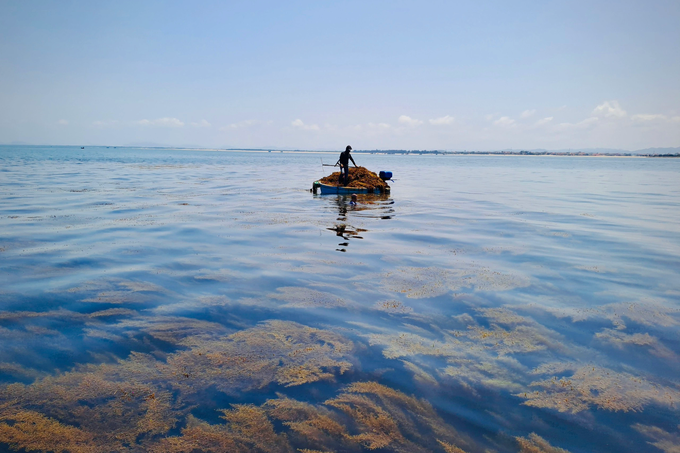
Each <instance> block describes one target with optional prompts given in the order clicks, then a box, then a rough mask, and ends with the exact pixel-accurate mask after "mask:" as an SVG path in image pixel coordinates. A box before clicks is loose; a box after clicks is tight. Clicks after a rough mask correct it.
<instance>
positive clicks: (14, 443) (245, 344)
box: [0, 147, 680, 452]
mask: <svg viewBox="0 0 680 453" xmlns="http://www.w3.org/2000/svg"><path fill="white" fill-rule="evenodd" d="M322 159H323V160H324V161H325V162H327V163H328V162H334V161H335V160H336V156H335V155H328V154H314V153H305V154H297V153H279V152H273V153H236V152H198V151H186V150H167V149H164V150H147V149H128V148H126V149H113V148H108V149H107V148H87V149H82V150H81V149H79V148H69V147H0V195H1V197H0V344H1V345H2V347H0V383H1V386H0V442H1V443H0V450H3V449H4V450H9V449H10V448H19V449H22V448H23V449H26V450H35V451H52V450H55V449H56V451H62V450H63V451H127V450H129V451H137V450H139V451H144V450H151V451H187V452H190V451H276V452H279V451H282V452H283V451H291V452H292V451H368V450H372V451H404V452H411V451H439V452H459V451H461V450H462V451H467V452H483V451H499V452H505V451H527V452H528V451H558V450H550V446H553V447H559V448H563V449H566V450H568V451H572V452H590V451H620V452H639V451H667V452H668V451H674V450H672V448H677V445H678V444H680V431H679V430H678V426H677V425H678V422H677V420H678V404H680V382H679V381H678V378H677V376H678V375H679V372H680V362H679V360H678V354H680V336H679V335H678V326H679V324H680V304H679V303H678V302H679V300H680V278H678V270H679V269H680V258H679V257H680V239H679V238H680V236H679V234H678V233H680V209H679V208H680V182H679V181H680V161H679V160H677V159H638V158H581V157H544V156H526V157H517V156H477V157H475V156H415V155H410V156H385V155H363V154H358V155H357V156H355V160H356V161H357V162H358V163H359V164H360V165H363V166H366V167H368V168H369V169H371V170H374V171H379V170H389V171H392V172H393V173H394V177H395V178H396V181H394V182H393V183H392V187H393V190H392V193H391V194H390V195H389V196H365V197H363V198H360V202H361V203H360V204H359V205H358V206H356V207H354V206H350V205H349V200H348V199H347V198H345V197H342V196H327V195H326V196H321V195H313V194H311V193H310V192H309V188H310V187H311V184H312V182H313V181H314V180H315V179H318V178H319V177H321V176H322V175H324V173H323V171H324V169H323V167H322V166H321V161H322ZM326 170H327V169H326ZM532 448H533V449H532Z"/></svg>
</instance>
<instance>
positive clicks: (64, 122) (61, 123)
mask: <svg viewBox="0 0 680 453" xmlns="http://www.w3.org/2000/svg"><path fill="white" fill-rule="evenodd" d="M57 124H58V125H60V126H66V125H68V120H59V121H57Z"/></svg>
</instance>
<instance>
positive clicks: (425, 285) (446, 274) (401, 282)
mask: <svg viewBox="0 0 680 453" xmlns="http://www.w3.org/2000/svg"><path fill="white" fill-rule="evenodd" d="M381 285H382V287H383V288H384V289H385V290H387V291H393V292H397V293H403V294H405V295H406V297H408V298H413V299H425V298H430V297H437V296H441V295H443V294H446V293H448V292H449V291H458V290H460V289H462V288H474V289H475V290H476V291H507V290H510V289H514V288H522V287H526V286H529V280H528V279H527V278H526V277H525V276H522V275H519V274H506V273H502V272H498V271H493V270H491V269H489V268H486V267H481V266H479V265H476V264H467V266H466V267H464V268H460V269H442V268H439V267H401V268H397V269H396V270H394V271H393V272H387V273H385V274H382V275H381Z"/></svg>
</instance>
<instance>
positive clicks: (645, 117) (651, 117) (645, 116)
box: [630, 113, 668, 121]
mask: <svg viewBox="0 0 680 453" xmlns="http://www.w3.org/2000/svg"><path fill="white" fill-rule="evenodd" d="M630 119H632V120H633V121H660V120H667V119H668V117H667V116H666V115H661V114H649V113H639V114H637V115H633V116H631V117H630Z"/></svg>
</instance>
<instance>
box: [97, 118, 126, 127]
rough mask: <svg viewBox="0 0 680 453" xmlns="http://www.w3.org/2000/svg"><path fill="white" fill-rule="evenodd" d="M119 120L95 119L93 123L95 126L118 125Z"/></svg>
mask: <svg viewBox="0 0 680 453" xmlns="http://www.w3.org/2000/svg"><path fill="white" fill-rule="evenodd" d="M118 123H119V121H118V120H108V121H93V122H92V125H93V126H95V127H113V126H117V125H118Z"/></svg>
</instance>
